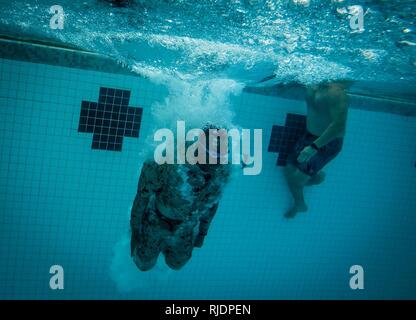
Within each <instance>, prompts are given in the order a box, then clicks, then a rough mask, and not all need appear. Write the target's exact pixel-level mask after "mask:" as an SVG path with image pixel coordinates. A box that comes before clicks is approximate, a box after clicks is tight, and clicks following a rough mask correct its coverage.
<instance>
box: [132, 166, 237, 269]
mask: <svg viewBox="0 0 416 320" xmlns="http://www.w3.org/2000/svg"><path fill="white" fill-rule="evenodd" d="M229 173H230V165H189V164H185V165H169V164H164V165H158V164H157V163H155V162H152V161H147V162H145V163H144V165H143V168H142V171H141V174H140V179H139V185H138V190H137V194H136V198H135V200H134V203H133V207H132V211H131V220H130V225H131V231H132V234H131V255H132V257H133V260H134V262H135V263H136V265H137V266H138V268H139V269H141V270H143V271H145V270H149V269H151V268H152V267H153V266H154V265H155V263H156V261H157V258H158V256H159V254H160V252H162V253H163V254H164V256H165V260H166V263H167V264H168V266H169V267H171V268H172V269H180V268H181V267H183V266H184V265H185V264H186V262H187V261H188V260H189V259H190V258H191V255H192V250H193V248H194V246H198V247H200V246H202V242H203V240H204V237H205V235H206V234H207V231H208V228H209V225H210V223H211V221H212V218H213V217H214V215H215V212H216V210H217V208H218V201H219V196H220V194H221V189H222V187H223V185H224V183H225V182H226V180H227V178H228V176H229Z"/></svg>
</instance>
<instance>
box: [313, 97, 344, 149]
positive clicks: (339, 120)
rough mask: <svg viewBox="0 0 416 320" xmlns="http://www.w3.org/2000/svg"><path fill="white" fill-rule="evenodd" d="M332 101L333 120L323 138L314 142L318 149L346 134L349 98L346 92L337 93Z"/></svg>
mask: <svg viewBox="0 0 416 320" xmlns="http://www.w3.org/2000/svg"><path fill="white" fill-rule="evenodd" d="M330 99H331V101H330V103H332V108H331V109H330V113H331V118H332V119H333V120H332V122H331V124H330V125H329V126H328V128H326V130H325V131H324V132H323V133H322V134H321V136H320V137H319V138H318V139H316V140H315V141H314V143H315V145H316V146H317V147H318V148H321V147H323V146H325V145H326V144H328V143H329V142H331V141H332V140H334V139H335V138H337V137H339V136H341V135H344V134H345V129H346V124H347V114H348V101H347V96H346V94H345V93H344V92H337V93H333V94H332V97H331V98H330Z"/></svg>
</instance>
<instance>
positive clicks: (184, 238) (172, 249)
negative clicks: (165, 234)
mask: <svg viewBox="0 0 416 320" xmlns="http://www.w3.org/2000/svg"><path fill="white" fill-rule="evenodd" d="M194 227H195V223H191V222H184V223H182V224H181V225H180V226H179V227H178V229H177V230H176V231H175V232H174V233H173V234H172V235H171V237H170V238H169V240H168V241H167V243H166V247H165V248H164V250H163V253H164V255H165V261H166V264H167V265H168V266H169V267H170V268H172V269H174V270H179V269H181V268H182V267H183V266H184V265H185V264H186V263H187V262H188V261H189V259H191V257H192V251H193V249H194Z"/></svg>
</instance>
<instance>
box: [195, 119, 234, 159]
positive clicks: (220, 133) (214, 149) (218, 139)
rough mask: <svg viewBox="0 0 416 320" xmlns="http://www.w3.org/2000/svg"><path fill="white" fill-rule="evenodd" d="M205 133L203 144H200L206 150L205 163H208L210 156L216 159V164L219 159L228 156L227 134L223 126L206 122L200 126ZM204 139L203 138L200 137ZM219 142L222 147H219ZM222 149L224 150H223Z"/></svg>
mask: <svg viewBox="0 0 416 320" xmlns="http://www.w3.org/2000/svg"><path fill="white" fill-rule="evenodd" d="M202 131H203V132H204V135H205V144H202V145H201V146H202V148H203V149H204V150H205V151H206V157H207V158H206V159H207V164H209V163H210V162H209V160H210V158H211V159H213V160H216V161H215V162H216V163H217V164H219V163H220V161H221V159H225V158H228V143H227V142H228V135H227V131H226V129H225V128H221V127H220V126H217V125H215V124H212V123H207V124H205V125H204V127H203V128H202ZM200 141H201V142H202V141H204V139H200ZM221 144H225V145H223V148H221ZM223 149H224V150H223Z"/></svg>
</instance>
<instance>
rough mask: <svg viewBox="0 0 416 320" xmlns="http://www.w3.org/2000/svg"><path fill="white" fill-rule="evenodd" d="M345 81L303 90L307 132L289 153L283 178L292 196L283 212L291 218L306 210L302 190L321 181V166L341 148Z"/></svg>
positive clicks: (344, 112)
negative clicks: (287, 208) (289, 207)
mask: <svg viewBox="0 0 416 320" xmlns="http://www.w3.org/2000/svg"><path fill="white" fill-rule="evenodd" d="M349 84H350V83H349V82H348V81H335V82H325V83H321V84H319V85H315V86H310V87H308V88H307V92H306V104H307V117H306V129H307V130H306V132H305V134H304V135H303V136H302V137H301V138H300V139H299V140H298V142H297V143H296V144H295V146H294V148H293V149H292V151H291V153H290V154H289V156H288V164H287V166H286V168H285V177H286V181H287V184H288V186H289V190H290V192H291V194H292V196H293V199H294V205H293V207H292V208H291V209H290V210H289V211H288V212H287V213H286V214H285V217H287V218H293V217H294V216H295V215H296V214H297V213H298V212H305V211H307V210H308V207H307V205H306V203H305V199H304V194H303V189H304V187H305V186H310V185H316V184H320V183H321V182H323V180H324V178H325V173H324V172H323V171H321V170H322V168H323V167H324V166H325V165H326V164H327V163H329V162H330V161H331V160H332V159H334V158H335V157H336V156H337V155H338V153H339V152H340V151H341V149H342V145H343V137H344V135H345V128H346V122H347V112H348V101H347V94H346V92H345V90H346V89H347V87H348V86H349Z"/></svg>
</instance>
